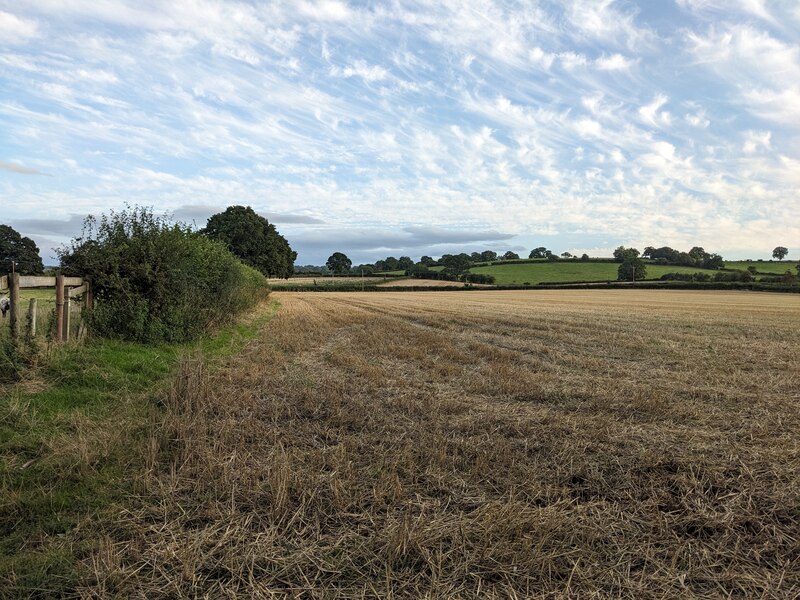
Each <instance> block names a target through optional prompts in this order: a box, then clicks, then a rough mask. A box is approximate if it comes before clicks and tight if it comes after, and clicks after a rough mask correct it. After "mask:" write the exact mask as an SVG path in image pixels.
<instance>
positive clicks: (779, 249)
mask: <svg viewBox="0 0 800 600" xmlns="http://www.w3.org/2000/svg"><path fill="white" fill-rule="evenodd" d="M787 254H789V250H788V249H787V248H784V247H783V246H776V248H775V250H773V251H772V258H777V259H778V260H783V259H784V257H785V256H786V255H787Z"/></svg>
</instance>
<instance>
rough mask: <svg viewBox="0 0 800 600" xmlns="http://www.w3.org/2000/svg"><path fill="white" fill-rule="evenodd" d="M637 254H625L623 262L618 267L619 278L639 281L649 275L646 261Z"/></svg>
mask: <svg viewBox="0 0 800 600" xmlns="http://www.w3.org/2000/svg"><path fill="white" fill-rule="evenodd" d="M638 254H639V253H638V252H637V253H636V255H634V254H633V253H628V254H626V255H624V258H623V261H622V264H621V265H620V266H619V268H618V269H617V279H619V280H620V281H639V280H641V279H644V278H645V277H646V276H647V266H646V265H645V262H644V261H643V260H642V259H641V258H639V256H638Z"/></svg>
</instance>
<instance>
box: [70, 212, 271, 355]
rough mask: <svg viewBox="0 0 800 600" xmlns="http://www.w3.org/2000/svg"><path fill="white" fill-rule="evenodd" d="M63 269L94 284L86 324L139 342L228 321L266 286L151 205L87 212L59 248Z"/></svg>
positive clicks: (174, 338) (182, 336) (187, 335)
mask: <svg viewBox="0 0 800 600" xmlns="http://www.w3.org/2000/svg"><path fill="white" fill-rule="evenodd" d="M59 257H60V259H61V267H62V270H63V272H64V273H65V274H67V275H81V276H86V277H88V278H89V279H90V280H91V282H92V287H93V289H94V291H95V298H96V304H95V310H94V311H93V312H92V314H91V315H90V316H89V319H88V324H89V326H90V328H91V330H92V331H93V332H94V333H95V334H97V335H100V336H104V337H114V338H122V339H127V340H135V341H140V342H162V341H166V342H180V341H187V340H190V339H193V338H196V337H198V336H199V335H201V334H203V333H205V332H207V331H208V330H209V329H211V328H213V327H216V326H218V325H221V324H224V323H226V322H229V321H230V320H231V319H232V318H233V317H234V316H235V315H236V314H237V313H239V312H240V311H242V310H244V309H246V308H249V307H250V306H252V305H254V304H255V303H256V302H257V301H258V300H259V299H261V298H264V297H265V296H266V294H267V293H268V287H267V281H266V278H265V277H264V276H263V275H262V274H261V273H259V272H258V271H256V270H255V269H253V268H252V267H248V266H246V265H244V264H243V263H242V262H240V261H239V260H238V259H237V258H236V257H235V256H234V255H233V254H231V253H230V252H229V251H228V250H227V249H226V248H225V247H224V246H223V245H222V244H220V243H219V242H216V241H213V240H210V239H208V238H207V237H204V236H201V235H199V234H197V233H195V232H193V231H192V230H191V229H190V228H189V227H187V226H185V225H182V224H178V223H172V222H171V221H170V220H169V219H167V218H164V217H158V216H155V215H154V214H153V212H152V210H151V209H147V208H141V207H133V208H127V209H125V210H123V211H121V212H114V211H112V212H111V213H110V215H108V216H103V217H102V218H101V219H100V221H96V220H95V219H94V218H92V217H89V218H87V220H86V222H85V224H84V235H83V237H81V238H77V239H75V240H73V241H72V244H71V245H70V246H68V247H65V248H62V249H61V251H60V252H59Z"/></svg>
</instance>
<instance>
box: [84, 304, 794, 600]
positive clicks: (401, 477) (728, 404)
mask: <svg viewBox="0 0 800 600" xmlns="http://www.w3.org/2000/svg"><path fill="white" fill-rule="evenodd" d="M279 299H280V302H281V303H282V305H283V306H282V308H281V310H280V311H279V313H278V314H277V316H276V317H275V318H274V319H273V320H272V322H271V323H270V324H269V326H268V327H267V329H266V332H265V335H264V337H263V338H262V339H260V340H258V341H256V342H254V343H252V344H251V345H250V346H248V347H247V348H246V350H245V352H243V353H242V354H241V355H240V356H237V357H235V358H234V359H233V360H231V362H230V364H229V365H228V366H227V367H226V368H223V369H220V370H217V371H215V372H213V373H208V372H207V371H206V370H205V367H204V365H203V363H202V362H201V361H186V362H185V363H184V364H183V365H182V368H181V371H180V374H179V376H178V377H177V378H176V379H175V382H174V385H173V387H172V389H171V390H170V392H169V394H168V395H167V396H166V398H165V399H164V407H163V411H162V416H161V418H160V420H159V421H158V422H155V423H153V426H152V428H151V431H152V434H151V436H150V439H149V442H148V443H147V444H146V445H145V447H143V449H142V452H143V462H144V463H146V466H147V468H146V470H145V471H144V472H143V473H142V474H141V476H140V478H139V479H138V480H137V481H136V489H137V490H138V495H137V496H136V497H135V498H131V499H130V500H129V501H128V502H126V504H125V506H124V507H120V510H119V514H118V518H117V519H116V520H115V521H114V522H112V523H109V524H108V526H107V528H106V529H105V531H103V532H102V534H103V536H104V543H103V546H102V551H101V552H98V553H95V554H94V555H93V556H92V557H91V559H90V561H89V562H90V565H91V569H92V571H93V578H92V579H91V580H89V581H87V582H86V587H85V589H84V590H83V591H84V593H85V594H86V595H101V596H112V595H113V596H122V597H147V598H159V597H209V598H218V597H263V598H269V597H303V598H364V597H407V598H412V597H413V598H443V597H452V598H476V597H480V598H527V597H552V598H559V597H576V598H578V597H580V598H593V597H596V598H600V597H603V598H606V597H624V598H676V597H707V598H716V597H741V598H744V597H748V598H750V597H757V598H791V597H797V595H798V594H800V521H799V519H800V489H799V488H798V486H799V483H798V473H800V452H799V451H798V449H799V448H800V445H798V438H799V437H800V436H798V431H800V416H799V415H800V413H799V412H798V400H799V399H800V397H798V392H797V390H798V389H800V371H799V370H798V369H797V364H798V359H800V344H798V330H797V328H796V326H795V325H796V324H797V323H798V322H800V304H799V303H798V301H797V300H798V299H797V298H795V297H792V296H789V295H785V296H773V295H767V294H746V293H741V294H736V293H700V292H662V291H641V292H636V291H625V292H610V291H601V292H597V291H595V292H592V291H580V292H564V291H558V292H537V293H531V292H528V293H525V292H486V293H484V292H474V293H470V294H468V295H465V294H463V295H462V294H453V293H442V294H437V293H424V294H402V293H382V294H366V295H365V294H335V293H324V294H310V295H302V294H279Z"/></svg>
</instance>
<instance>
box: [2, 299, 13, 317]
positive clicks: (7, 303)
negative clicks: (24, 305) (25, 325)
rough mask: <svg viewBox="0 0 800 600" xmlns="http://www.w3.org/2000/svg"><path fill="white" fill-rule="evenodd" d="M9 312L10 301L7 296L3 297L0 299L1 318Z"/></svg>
mask: <svg viewBox="0 0 800 600" xmlns="http://www.w3.org/2000/svg"><path fill="white" fill-rule="evenodd" d="M9 310H11V299H10V298H9V297H8V296H3V297H2V298H0V312H2V313H3V318H5V316H6V313H7V312H8V311H9Z"/></svg>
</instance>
